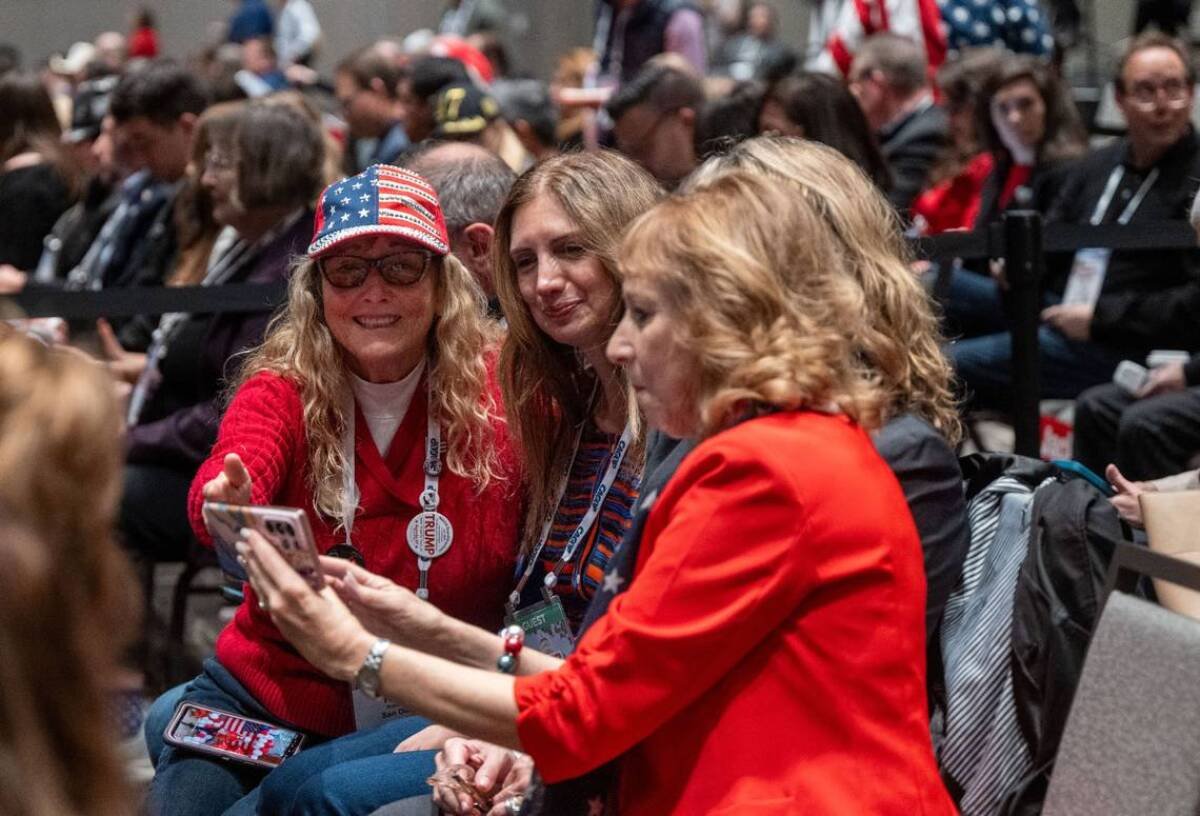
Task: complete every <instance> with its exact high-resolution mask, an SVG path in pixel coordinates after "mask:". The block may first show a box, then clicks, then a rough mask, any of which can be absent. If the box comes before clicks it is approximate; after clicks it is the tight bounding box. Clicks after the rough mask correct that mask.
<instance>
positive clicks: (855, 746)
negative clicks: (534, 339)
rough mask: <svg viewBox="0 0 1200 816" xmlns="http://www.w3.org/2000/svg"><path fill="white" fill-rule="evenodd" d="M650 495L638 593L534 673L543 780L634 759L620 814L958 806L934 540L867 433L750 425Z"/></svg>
mask: <svg viewBox="0 0 1200 816" xmlns="http://www.w3.org/2000/svg"><path fill="white" fill-rule="evenodd" d="M646 500H647V501H650V502H654V504H653V510H652V511H651V512H650V515H649V518H648V519H647V523H646V528H645V533H644V538H643V544H642V548H641V551H640V553H639V557H638V564H637V567H636V571H635V578H634V580H633V582H632V585H631V586H630V588H629V591H628V592H626V593H625V594H623V595H621V596H619V597H618V598H617V599H616V600H615V601H614V602H613V604H612V606H611V607H610V608H609V610H608V613H607V614H606V615H605V616H604V617H603V618H602V619H601V620H600V621H598V622H597V623H596V624H595V625H594V626H593V627H592V628H591V629H590V630H589V631H588V632H587V633H586V634H585V636H584V637H583V639H582V641H581V643H580V645H579V648H578V650H577V651H576V652H575V653H574V654H573V655H572V656H571V658H570V659H569V660H568V661H567V663H566V664H565V666H564V667H563V668H562V669H561V670H559V671H557V672H547V673H543V674H539V675H534V676H530V677H523V678H519V679H518V680H517V683H516V689H515V697H516V702H517V707H518V709H519V711H520V714H519V717H518V722H517V727H518V732H519V735H520V738H521V743H522V745H523V746H524V748H525V750H526V751H528V752H529V753H530V754H532V755H533V758H534V760H535V761H536V762H537V765H538V768H539V769H540V770H541V772H542V774H543V775H544V777H545V778H546V779H547V780H548V781H551V782H553V781H558V780H561V779H565V778H569V777H573V776H577V775H579V774H581V773H583V772H585V771H587V770H590V769H591V768H594V767H596V766H598V765H600V764H601V763H603V762H606V761H608V760H611V759H613V758H614V757H617V756H620V755H624V756H622V759H621V783H620V796H619V799H620V807H619V810H620V812H621V814H622V816H650V815H651V814H654V816H664V814H680V816H683V814H688V816H693V815H694V814H701V813H703V814H735V813H736V814H772V815H773V816H778V814H788V813H805V814H839V816H840V814H860V813H862V814H867V813H869V814H873V816H880V815H881V814H893V815H894V816H918V814H938V816H942V814H952V813H954V812H955V811H954V807H953V805H952V804H951V802H950V799H949V797H948V796H947V794H946V791H945V790H944V788H943V787H942V783H941V781H940V780H939V778H938V773H937V767H936V765H935V763H934V758H933V749H932V745H931V742H930V736H929V724H928V715H927V712H926V698H925V694H926V691H925V622H924V615H925V582H924V575H923V567H922V556H921V546H920V542H919V540H918V538H917V533H916V530H915V528H914V526H913V521H912V517H911V515H910V514H909V511H908V507H907V505H906V504H905V501H904V496H903V494H902V493H901V491H900V487H899V486H898V484H897V483H896V479H895V477H894V476H893V475H892V473H891V472H890V471H889V469H888V467H887V465H886V464H885V463H884V462H883V460H882V459H880V458H879V455H878V454H877V453H876V452H875V449H874V446H873V445H872V444H871V440H870V439H869V438H868V437H867V435H866V434H865V433H864V432H863V431H862V430H861V429H860V428H858V427H857V426H856V425H854V424H853V423H852V422H850V421H849V420H848V419H846V418H844V417H841V416H829V415H824V414H818V413H811V412H787V413H779V414H774V415H768V416H764V417H760V418H758V419H753V420H750V421H747V422H744V423H742V424H740V425H738V426H736V427H734V428H731V429H729V430H727V431H725V432H723V433H720V434H717V435H716V436H714V437H712V438H710V439H708V440H706V441H705V442H703V443H701V444H700V445H699V446H698V447H697V448H696V450H694V451H693V452H692V453H691V454H689V455H688V457H687V458H686V459H684V461H683V463H682V465H681V466H680V468H679V470H678V471H677V472H676V474H675V476H674V477H673V478H672V479H671V481H670V482H669V483H668V484H667V486H666V487H665V488H664V489H663V491H662V492H661V493H660V494H659V495H658V496H657V497H655V496H654V495H653V494H651V495H649V496H647V497H646Z"/></svg>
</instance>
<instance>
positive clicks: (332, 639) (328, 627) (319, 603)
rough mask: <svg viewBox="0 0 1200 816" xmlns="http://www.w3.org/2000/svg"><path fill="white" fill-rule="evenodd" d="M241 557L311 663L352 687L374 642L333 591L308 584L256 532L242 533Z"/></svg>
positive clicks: (261, 596)
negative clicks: (317, 590)
mask: <svg viewBox="0 0 1200 816" xmlns="http://www.w3.org/2000/svg"><path fill="white" fill-rule="evenodd" d="M242 536H243V540H242V541H240V542H238V545H237V551H238V555H239V556H240V557H241V559H242V561H243V566H244V567H245V568H246V577H247V578H249V580H250V585H251V586H252V587H253V588H254V594H255V595H257V596H258V601H259V605H260V607H261V608H263V609H265V610H266V611H267V612H268V613H269V614H270V615H271V620H272V621H273V622H274V624H275V625H276V626H277V627H279V631H280V632H281V633H282V634H283V636H284V637H285V638H287V639H288V641H289V642H291V644H292V645H293V646H295V647H296V650H297V651H298V652H300V654H301V655H302V656H303V657H304V658H305V659H306V660H307V661H308V662H309V663H312V664H313V665H314V666H316V667H317V668H318V669H320V670H321V671H323V672H325V673H326V674H328V675H329V676H330V677H333V678H336V679H338V680H346V681H350V680H353V679H354V676H355V675H356V674H357V673H358V669H359V667H360V666H362V663H363V659H364V658H366V656H367V652H369V651H370V650H371V646H372V645H373V644H374V642H375V636H374V635H371V634H370V633H369V632H367V630H366V629H364V628H363V626H362V624H361V623H359V622H358V620H357V619H356V618H355V617H354V615H353V614H352V613H351V612H350V610H349V609H347V608H346V605H345V604H344V603H342V602H341V600H340V599H339V598H338V596H337V593H336V592H334V591H333V588H332V587H329V586H326V587H325V588H324V589H322V590H321V591H320V592H315V591H313V588H312V587H311V586H309V585H308V581H306V580H304V579H303V578H302V577H300V573H298V572H296V570H294V569H292V566H291V565H290V564H289V563H288V562H287V561H286V560H285V559H284V557H283V556H282V555H280V554H279V552H278V551H277V550H276V549H275V547H274V546H273V545H272V544H271V543H270V542H268V541H267V540H266V539H265V538H263V537H262V536H261V535H259V534H258V533H257V532H256V531H254V530H243V531H242Z"/></svg>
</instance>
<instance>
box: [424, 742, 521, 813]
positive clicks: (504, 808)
mask: <svg viewBox="0 0 1200 816" xmlns="http://www.w3.org/2000/svg"><path fill="white" fill-rule="evenodd" d="M435 761H436V763H437V768H438V770H439V771H440V770H442V769H443V768H448V767H451V766H454V765H469V766H470V767H472V768H474V769H475V779H474V783H475V787H476V788H478V789H479V791H480V792H481V793H483V794H485V795H487V796H490V797H491V799H492V809H491V810H489V811H488V812H487V815H486V816H506V815H507V814H509V813H511V812H512V811H510V810H509V809H508V805H507V802H508V800H509V799H512V798H513V797H516V796H524V795H525V792H526V791H528V790H529V785H530V783H531V782H532V780H533V760H532V759H530V758H529V756H528V755H527V754H522V753H520V752H518V751H510V750H509V749H508V748H503V747H501V746H499V745H493V744H492V743H490V742H484V741H483V740H473V739H464V738H462V737H455V738H453V739H450V740H447V741H446V746H445V747H444V748H442V750H441V752H440V753H439V754H438V755H437V758H436V760H435ZM493 791H495V792H494V793H493ZM433 801H434V804H436V805H437V806H438V807H440V808H441V809H442V810H443V811H445V812H447V813H454V814H472V813H476V812H477V811H476V810H473V808H474V805H473V803H472V802H471V801H470V797H468V796H466V795H465V794H462V793H460V792H458V791H455V790H452V789H450V788H449V787H448V786H441V785H438V786H435V787H434V790H433Z"/></svg>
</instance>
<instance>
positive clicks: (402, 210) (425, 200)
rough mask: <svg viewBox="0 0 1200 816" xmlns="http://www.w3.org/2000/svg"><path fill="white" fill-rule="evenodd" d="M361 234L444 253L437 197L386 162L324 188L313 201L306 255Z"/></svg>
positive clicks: (443, 229)
mask: <svg viewBox="0 0 1200 816" xmlns="http://www.w3.org/2000/svg"><path fill="white" fill-rule="evenodd" d="M363 235H369V236H373V235H395V236H398V237H400V238H405V239H407V240H409V241H411V242H413V243H414V244H418V245H420V246H423V247H425V248H426V249H428V250H430V251H432V252H433V253H435V254H437V255H445V254H446V253H447V252H449V251H450V237H449V236H448V235H447V233H446V219H445V218H444V217H443V215H442V205H441V203H440V202H439V201H438V197H437V193H436V192H435V191H434V189H433V187H432V185H430V183H429V182H428V181H426V180H425V179H423V178H421V177H420V176H418V175H417V174H416V173H413V172H412V171H410V170H405V169H403V168H400V167H393V166H392V165H390V164H375V165H372V166H370V167H368V168H367V169H366V170H364V171H362V172H361V173H359V174H358V175H357V176H351V177H350V178H348V179H344V180H342V181H338V182H335V183H333V184H331V185H329V186H328V187H326V188H325V192H323V193H321V198H320V200H319V201H318V202H317V215H316V221H315V224H314V226H313V239H312V243H311V244H309V245H308V257H310V258H314V259H315V258H319V257H321V256H322V255H325V254H326V253H328V252H329V251H330V250H331V249H333V248H334V247H336V246H337V245H338V244H341V243H344V242H345V241H349V240H351V239H352V238H359V237H361V236H363Z"/></svg>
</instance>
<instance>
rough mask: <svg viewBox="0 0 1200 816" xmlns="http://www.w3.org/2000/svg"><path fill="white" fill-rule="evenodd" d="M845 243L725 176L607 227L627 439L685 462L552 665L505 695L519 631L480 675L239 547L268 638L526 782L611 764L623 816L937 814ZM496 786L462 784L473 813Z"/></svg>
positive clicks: (396, 622) (648, 504) (947, 806)
mask: <svg viewBox="0 0 1200 816" xmlns="http://www.w3.org/2000/svg"><path fill="white" fill-rule="evenodd" d="M843 240H844V239H843V238H842V237H839V236H838V235H837V234H835V232H834V230H833V229H832V228H831V227H830V226H829V224H828V221H827V220H826V219H825V218H824V217H823V215H822V211H821V207H820V202H819V201H817V200H815V198H814V197H811V196H798V195H794V194H792V193H791V191H789V190H788V189H786V188H785V187H784V186H783V185H779V184H778V183H774V182H772V181H770V180H765V179H762V178H761V177H757V176H753V175H750V174H746V173H741V172H733V173H730V174H729V175H727V176H726V177H724V178H721V179H719V180H717V181H715V182H714V183H712V184H711V185H708V186H707V187H706V188H705V189H703V190H700V191H696V192H692V193H689V194H687V195H683V196H677V197H675V198H672V199H670V200H668V201H666V202H664V203H662V204H660V205H658V206H657V207H655V208H654V209H653V210H651V211H650V212H648V213H646V214H645V215H643V216H642V217H641V218H639V219H638V221H636V222H635V223H634V224H633V226H632V227H631V228H630V231H629V234H628V235H627V236H626V238H625V240H624V242H623V245H622V248H621V253H620V258H621V264H622V269H623V271H624V272H625V274H626V288H625V293H624V298H625V303H626V311H625V314H624V317H623V318H622V321H621V323H620V325H619V327H618V329H617V331H616V333H615V334H614V336H613V338H612V340H611V341H610V343H609V346H608V353H609V356H610V358H611V359H612V360H613V361H614V362H617V363H619V364H621V365H623V366H625V367H626V369H627V370H628V372H629V378H630V381H631V383H632V384H633V385H634V388H635V391H636V393H637V397H638V401H639V405H640V406H641V407H642V408H643V409H644V411H645V414H646V417H647V420H648V422H650V423H651V424H652V425H653V426H655V427H657V428H659V429H661V430H663V431H666V432H667V433H669V434H671V435H673V436H681V437H693V438H699V439H701V442H700V444H699V445H698V446H697V447H696V449H695V450H694V451H693V452H692V453H691V454H689V455H688V457H687V458H686V459H685V460H684V461H683V463H682V465H681V466H680V468H679V470H678V471H677V472H676V474H675V476H674V477H673V479H672V480H671V481H670V482H669V483H668V484H667V486H666V487H665V488H664V489H663V490H662V491H661V492H659V493H657V494H655V493H650V494H648V495H644V496H643V497H642V499H641V507H642V508H643V509H644V508H650V510H649V517H648V520H647V523H646V527H645V531H644V536H643V540H642V546H641V549H640V552H639V555H638V559H637V564H636V567H635V569H634V572H633V580H632V581H631V582H630V583H629V586H628V587H623V586H620V576H618V575H615V574H614V576H613V580H612V582H611V584H612V585H611V586H609V587H608V589H609V590H610V591H613V592H617V591H620V590H622V589H627V591H625V592H624V593H623V594H620V595H619V596H618V597H616V599H615V600H613V602H612V604H611V605H610V606H609V608H608V612H607V614H606V615H605V616H604V617H603V618H601V619H600V620H599V621H598V622H597V623H596V624H595V625H594V626H593V627H592V628H591V629H589V630H588V631H587V633H586V634H585V635H584V636H583V638H582V639H581V641H580V644H579V646H578V649H577V650H576V651H575V653H574V654H572V655H571V656H570V657H569V658H568V659H567V660H566V661H565V662H563V663H561V664H559V665H557V666H556V668H553V669H550V670H543V671H540V672H539V673H536V674H525V675H523V676H519V677H517V678H516V679H514V678H512V677H509V676H507V675H506V674H505V673H504V672H505V671H515V672H516V673H517V674H521V673H522V670H523V669H524V670H525V671H528V670H529V665H530V664H533V663H535V662H536V664H537V665H538V666H539V667H545V666H546V663H545V661H544V660H538V661H532V660H531V661H527V663H526V665H524V666H523V665H522V659H521V655H520V648H519V646H520V644H519V641H520V638H519V636H518V635H517V634H516V633H511V634H509V635H508V637H507V638H506V639H505V640H504V641H503V643H502V642H501V641H500V640H497V646H496V655H497V658H498V660H497V667H498V668H499V669H500V670H501V671H499V672H498V671H490V672H489V671H485V670H482V669H480V668H475V667H468V666H464V665H459V664H455V663H452V662H450V661H447V660H444V659H441V658H436V657H432V656H430V655H427V654H423V653H421V652H419V651H417V650H416V649H413V648H408V647H407V646H401V645H400V642H401V641H400V638H404V641H403V642H405V643H407V644H411V645H414V646H419V645H420V641H419V639H418V638H414V637H413V636H412V634H411V633H412V631H414V630H417V629H420V628H421V626H420V623H419V622H420V621H421V620H422V619H425V620H428V618H429V613H428V610H425V609H424V608H423V607H422V605H420V604H419V603H417V602H416V600H415V599H414V598H413V597H412V595H411V593H407V592H406V591H404V590H403V589H400V588H398V587H394V586H391V585H389V584H388V583H387V582H384V581H381V580H379V579H376V578H374V577H373V576H370V575H367V574H364V573H363V572H361V571H358V570H351V569H346V568H342V569H341V570H339V572H338V574H339V575H340V576H341V577H340V578H339V579H335V580H332V581H331V582H330V583H331V585H330V586H329V587H327V588H326V590H325V591H323V592H322V593H316V592H313V591H312V590H311V589H309V588H308V586H307V584H305V583H304V582H303V581H302V580H301V579H299V577H298V576H296V575H295V574H294V573H293V572H291V570H290V569H289V568H288V567H287V566H286V564H285V562H283V561H282V559H281V558H279V557H278V556H277V554H276V553H275V552H274V551H273V550H272V549H271V548H270V546H269V545H267V544H266V542H265V541H263V540H262V539H261V538H257V537H255V536H253V535H252V536H251V537H250V539H249V540H248V541H247V542H245V543H244V544H242V545H241V546H240V550H241V552H242V554H243V556H244V557H245V558H246V559H247V561H248V571H249V573H250V577H251V580H252V582H253V583H254V585H255V587H256V590H257V591H258V592H259V593H260V594H261V596H262V597H264V598H266V599H267V601H268V608H269V609H270V613H271V615H272V617H273V618H274V619H275V621H276V623H277V624H278V625H279V627H280V629H281V630H282V631H283V632H284V633H285V634H286V636H287V637H289V638H290V639H291V640H292V641H293V643H294V644H295V645H296V646H297V648H298V649H299V650H300V651H301V652H302V653H303V654H305V655H306V656H307V657H308V658H309V659H310V660H311V661H312V662H313V663H314V664H315V665H317V666H320V667H322V668H324V669H325V670H326V671H328V672H330V674H332V675H333V676H335V677H337V678H340V679H344V680H348V681H353V682H356V683H358V684H359V685H360V686H363V687H365V688H367V689H371V690H375V691H377V692H379V693H382V694H383V695H385V696H387V697H389V698H393V699H395V700H396V701H398V702H400V703H401V704H402V705H404V706H406V707H410V708H411V709H413V710H415V711H418V712H420V713H422V714H425V715H426V716H429V717H431V718H433V719H435V720H437V721H439V722H443V723H445V724H447V725H451V726H453V727H454V728H456V729H457V730H460V731H462V732H465V733H468V734H474V735H476V736H478V737H479V738H480V739H481V740H488V741H490V742H493V743H496V744H499V745H504V746H508V747H511V748H520V749H522V750H523V751H526V752H528V753H529V754H530V755H531V756H532V758H533V759H534V761H535V762H536V765H537V767H538V769H539V771H540V772H541V774H542V776H543V777H544V778H545V779H546V780H547V781H548V782H554V781H557V780H561V779H566V778H570V777H575V776H579V775H580V774H582V773H585V772H587V771H589V770H591V769H593V768H596V767H598V766H599V765H601V764H603V763H605V762H607V761H609V760H611V759H613V758H615V757H618V756H619V757H621V760H620V784H619V790H618V796H617V798H618V803H617V804H618V809H619V811H620V812H621V813H623V814H634V816H637V815H638V814H646V815H647V816H649V814H656V816H657V815H660V814H701V813H703V814H725V813H730V814H732V813H738V814H747V813H762V814H781V813H833V814H843V813H870V814H896V815H897V816H914V814H939V816H940V815H941V814H950V813H953V812H954V809H953V805H952V804H951V802H950V800H949V798H948V796H947V795H946V792H945V790H944V789H943V787H942V785H941V782H940V780H939V778H938V774H937V769H936V766H935V764H934V758H933V752H932V747H931V744H930V738H929V733H928V728H927V721H926V704H925V657H924V654H925V652H924V624H923V615H924V595H925V586H924V579H923V575H922V564H921V550H920V546H919V543H918V539H917V534H916V531H915V529H914V526H913V521H912V518H911V516H910V514H909V512H908V510H907V507H906V505H905V502H904V497H903V494H902V493H901V491H900V488H899V486H898V485H897V483H896V480H895V478H894V477H893V476H892V474H891V473H890V471H889V469H888V467H887V465H886V464H884V462H883V461H882V460H881V459H880V458H879V456H878V454H876V452H875V450H874V448H873V446H872V443H871V440H870V438H869V437H868V435H867V431H868V430H869V429H871V428H873V427H875V426H876V425H877V424H878V423H879V419H880V415H881V412H882V411H883V410H884V409H885V406H886V403H887V395H886V394H885V393H883V391H882V389H881V388H880V387H879V385H878V384H877V383H876V381H875V379H874V378H872V377H871V376H869V375H868V374H867V373H865V372H864V370H863V367H862V366H861V364H860V363H859V362H858V360H857V359H856V355H855V354H854V347H855V344H854V343H855V341H854V339H855V337H856V336H857V335H858V334H859V333H861V332H862V331H864V330H865V328H866V321H867V320H868V317H867V316H866V314H865V310H864V308H863V305H862V304H863V294H862V290H861V289H860V288H859V286H858V284H856V283H855V282H854V281H853V279H852V277H851V276H850V275H849V274H848V273H847V271H846V270H844V269H843V268H842V266H843V265H844V264H845V263H846V261H845V259H844V258H845V254H846V253H845V252H844V244H843V243H842V241H843ZM364 582H365V583H366V584H367V587H365V588H364V587H363V586H362V584H363V583H364ZM343 596H344V597H346V598H348V599H349V600H350V602H351V605H352V606H353V607H354V608H355V609H356V610H358V612H359V613H360V614H361V615H362V616H363V618H364V619H366V620H369V621H370V628H371V631H372V632H374V633H375V634H369V633H368V631H367V628H365V627H364V625H363V624H362V623H360V622H359V620H358V619H357V618H356V617H355V616H354V614H352V613H351V612H350V611H349V609H348V608H346V607H345V606H344V604H343V602H342V600H341V598H342V597H343ZM381 634H382V635H389V636H395V637H394V638H393V639H395V640H397V642H396V643H389V641H387V640H383V639H381V638H380V637H378V635H381ZM452 770H453V771H454V772H456V773H459V774H460V776H461V778H462V779H464V780H469V779H470V777H471V772H472V768H470V767H467V768H464V769H452ZM498 770H499V771H500V773H499V774H497V771H498ZM503 772H504V769H503V768H497V767H496V766H495V765H494V764H493V765H492V766H490V767H489V768H488V769H487V772H486V773H484V772H483V771H482V770H481V772H480V776H486V777H487V778H486V779H479V778H478V777H476V778H475V780H474V781H475V782H476V783H477V785H476V786H477V787H478V788H479V791H478V794H477V796H476V798H477V799H479V800H481V801H482V803H483V804H486V805H487V806H488V807H492V806H494V805H495V803H494V802H491V801H489V799H490V797H491V796H492V795H493V794H494V793H495V792H496V790H495V789H496V787H498V785H496V783H495V782H494V779H495V778H496V776H500V777H501V778H502V777H503ZM463 790H464V791H465V790H467V788H466V787H465V786H463ZM457 798H458V797H454V796H443V798H442V799H441V800H440V802H439V804H442V805H443V806H444V807H449V808H451V809H454V808H455V806H456V805H458V806H462V805H465V804H467V803H466V802H464V801H461V800H460V801H456V799H457ZM464 798H465V797H464ZM590 804H591V806H592V808H593V810H594V811H595V810H599V809H600V808H602V807H603V804H602V803H600V802H595V803H590ZM504 805H505V808H506V809H507V810H508V811H509V812H517V811H519V810H520V808H519V806H517V803H514V804H513V805H509V804H508V803H507V802H504ZM460 812H468V811H465V810H461V809H460ZM585 812H586V811H585Z"/></svg>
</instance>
